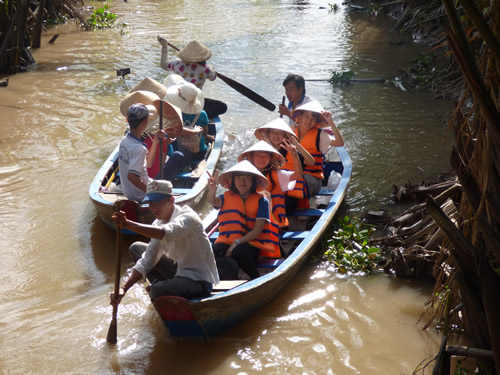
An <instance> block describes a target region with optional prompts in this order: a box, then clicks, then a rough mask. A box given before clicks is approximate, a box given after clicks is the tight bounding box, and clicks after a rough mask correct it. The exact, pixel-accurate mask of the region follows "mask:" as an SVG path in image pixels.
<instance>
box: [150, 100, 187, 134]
mask: <svg viewBox="0 0 500 375" xmlns="http://www.w3.org/2000/svg"><path fill="white" fill-rule="evenodd" d="M160 102H161V103H162V104H161V106H162V112H163V130H164V131H165V132H166V133H167V134H168V135H169V136H170V137H174V138H175V137H178V136H179V135H181V133H182V125H183V122H182V113H181V110H180V109H179V108H178V107H176V106H175V105H172V104H170V103H168V102H166V101H165V100H161V99H159V100H155V101H154V103H153V105H154V106H155V108H156V111H157V112H158V113H160Z"/></svg>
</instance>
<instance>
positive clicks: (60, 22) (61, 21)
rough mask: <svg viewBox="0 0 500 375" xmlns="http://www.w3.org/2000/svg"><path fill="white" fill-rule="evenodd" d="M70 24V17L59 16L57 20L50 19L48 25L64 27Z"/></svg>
mask: <svg viewBox="0 0 500 375" xmlns="http://www.w3.org/2000/svg"><path fill="white" fill-rule="evenodd" d="M66 22H68V16H65V15H62V14H58V15H57V18H55V17H54V18H48V19H47V25H63V24H65V23H66Z"/></svg>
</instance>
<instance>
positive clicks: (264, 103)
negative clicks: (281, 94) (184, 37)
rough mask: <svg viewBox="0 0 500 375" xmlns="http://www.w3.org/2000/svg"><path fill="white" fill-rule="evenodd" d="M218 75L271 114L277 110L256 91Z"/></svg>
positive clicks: (171, 45)
mask: <svg viewBox="0 0 500 375" xmlns="http://www.w3.org/2000/svg"><path fill="white" fill-rule="evenodd" d="M167 43H168V42H167ZM168 45H169V46H170V47H172V48H173V49H175V50H176V51H180V49H179V48H177V47H176V46H174V45H173V44H170V43H168ZM216 73H217V77H219V78H220V79H221V80H222V81H223V82H225V83H226V84H227V85H228V86H230V87H232V88H233V89H235V90H236V91H238V92H239V93H240V94H243V95H244V96H246V97H247V98H248V99H250V100H252V101H254V102H255V103H257V104H258V105H260V106H262V107H264V108H265V109H268V110H270V111H271V112H273V111H274V110H275V109H276V106H275V105H274V104H273V103H271V102H270V101H269V100H267V99H266V98H264V97H262V96H260V95H259V94H257V93H256V92H255V91H252V90H250V89H249V88H248V87H246V86H244V85H242V84H241V83H239V82H236V81H235V80H234V79H231V78H229V77H226V76H225V75H223V74H221V73H219V72H216Z"/></svg>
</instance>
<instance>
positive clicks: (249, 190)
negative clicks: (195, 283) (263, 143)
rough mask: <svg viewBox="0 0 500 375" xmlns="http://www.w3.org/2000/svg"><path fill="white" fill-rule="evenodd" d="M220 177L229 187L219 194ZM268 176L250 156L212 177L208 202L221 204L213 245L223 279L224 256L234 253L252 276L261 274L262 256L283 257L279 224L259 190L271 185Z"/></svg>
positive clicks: (238, 262) (218, 205) (222, 183)
mask: <svg viewBox="0 0 500 375" xmlns="http://www.w3.org/2000/svg"><path fill="white" fill-rule="evenodd" d="M217 181H219V183H220V184H221V185H222V186H223V187H225V188H226V189H229V190H228V191H226V192H225V193H224V194H222V195H219V196H216V194H215V193H216V189H217ZM268 184H269V182H268V181H267V179H266V178H265V177H264V176H263V175H262V173H260V172H259V171H258V169H257V168H255V167H254V166H253V165H252V164H251V163H250V162H249V161H248V160H244V161H242V162H239V163H238V164H236V165H234V166H233V167H231V168H230V169H228V170H227V171H226V172H224V173H223V174H221V175H220V177H218V172H216V173H215V175H214V176H213V177H212V176H210V177H209V190H208V198H207V199H208V202H209V203H210V204H213V206H214V207H216V208H220V211H219V215H218V221H219V237H218V238H217V240H216V241H215V243H214V245H213V250H214V254H215V257H216V260H217V263H218V268H219V272H220V273H221V279H228V278H234V279H236V278H237V270H236V275H231V277H227V275H226V274H227V272H225V270H221V269H220V267H219V264H220V258H222V257H231V258H232V259H234V260H235V261H236V262H237V264H238V266H239V267H240V268H241V269H242V270H243V271H245V273H246V274H247V275H248V276H249V277H250V279H255V278H257V277H259V276H260V274H259V271H258V269H257V264H258V260H259V257H261V256H263V257H270V258H279V257H280V256H281V254H280V248H279V228H278V226H277V225H273V224H272V223H271V221H270V211H269V201H268V200H267V198H265V197H264V196H263V195H262V194H259V193H258V192H257V191H261V190H264V189H265V188H266V187H267V186H268Z"/></svg>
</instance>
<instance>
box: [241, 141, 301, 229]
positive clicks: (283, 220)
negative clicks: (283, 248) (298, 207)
mask: <svg viewBox="0 0 500 375" xmlns="http://www.w3.org/2000/svg"><path fill="white" fill-rule="evenodd" d="M283 147H284V148H285V150H286V151H287V153H288V154H289V155H291V156H292V157H293V158H294V159H295V166H296V167H295V170H294V171H288V170H284V169H280V167H281V166H282V165H283V164H284V163H285V158H284V157H283V155H281V154H280V153H279V152H278V151H276V150H275V149H274V148H273V147H272V146H271V145H270V144H268V143H267V142H266V141H259V142H258V143H256V144H255V145H253V146H252V147H250V148H248V149H247V150H245V151H244V152H243V153H242V154H241V155H240V156H239V157H238V161H242V160H248V161H250V162H251V163H252V164H253V165H254V166H255V167H257V169H258V170H259V171H260V172H261V173H262V174H263V175H264V176H266V178H267V181H268V182H269V187H268V188H267V191H268V192H269V193H270V197H271V207H272V208H271V213H272V216H271V222H275V223H278V225H279V227H280V228H285V227H288V224H289V223H288V218H287V213H286V210H285V192H287V191H292V190H293V189H294V187H295V184H296V181H297V179H301V178H302V167H301V166H300V161H299V157H298V155H297V149H296V148H295V146H293V145H291V144H290V143H288V142H287V141H286V140H285V141H284V144H283Z"/></svg>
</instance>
